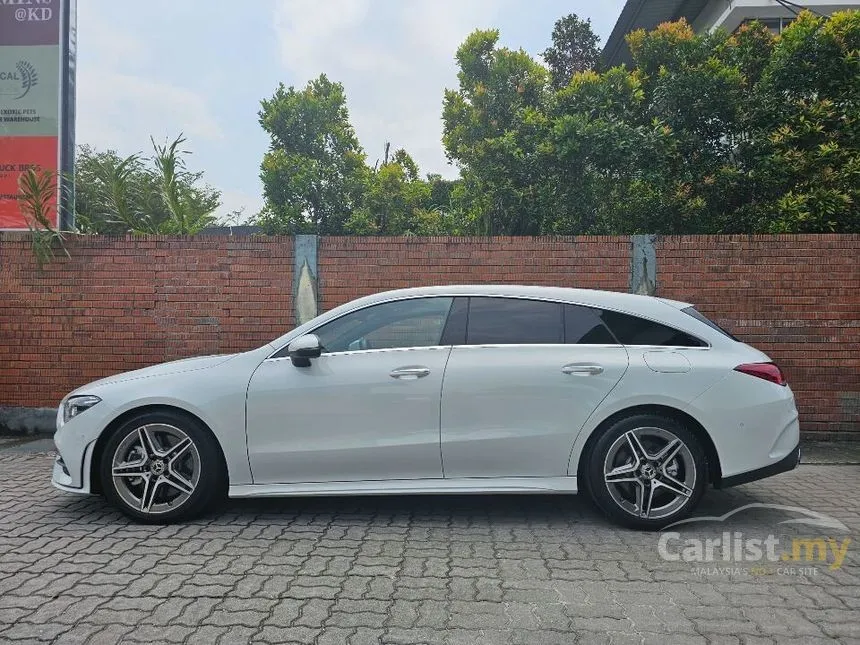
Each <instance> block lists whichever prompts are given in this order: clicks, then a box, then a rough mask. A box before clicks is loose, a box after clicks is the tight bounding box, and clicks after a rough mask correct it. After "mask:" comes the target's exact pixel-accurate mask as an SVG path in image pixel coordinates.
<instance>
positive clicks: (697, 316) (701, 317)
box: [681, 307, 740, 342]
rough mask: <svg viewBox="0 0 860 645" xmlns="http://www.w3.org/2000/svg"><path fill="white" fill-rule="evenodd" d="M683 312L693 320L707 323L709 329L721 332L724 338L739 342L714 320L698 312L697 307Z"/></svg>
mask: <svg viewBox="0 0 860 645" xmlns="http://www.w3.org/2000/svg"><path fill="white" fill-rule="evenodd" d="M681 311H683V312H684V313H685V314H687V315H688V316H692V317H693V318H695V319H696V320H698V321H699V322H703V323H705V324H706V325H707V326H708V327H710V328H711V329H713V330H714V331H718V332H720V333H721V334H722V335H723V336H726V337H727V338H731V339H732V340H738V339H737V338H735V337H734V336H733V335H732V334H730V333H729V332H727V331H726V330H725V329H723V328H722V327H720V326H719V325H718V324H717V323H715V322H714V321H713V320H710V319H709V318H707V317H706V316H705V315H704V314H703V313H701V312H700V311H697V310H696V308H695V307H687V308H686V309H681ZM738 342H740V341H738Z"/></svg>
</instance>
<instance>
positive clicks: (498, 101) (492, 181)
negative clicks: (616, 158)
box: [443, 30, 549, 235]
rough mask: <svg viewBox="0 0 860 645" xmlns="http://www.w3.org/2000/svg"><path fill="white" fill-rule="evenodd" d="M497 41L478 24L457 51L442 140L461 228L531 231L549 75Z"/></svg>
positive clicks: (540, 199) (539, 199)
mask: <svg viewBox="0 0 860 645" xmlns="http://www.w3.org/2000/svg"><path fill="white" fill-rule="evenodd" d="M498 39H499V32H498V31H496V30H489V31H481V30H478V31H475V32H474V33H472V34H471V35H470V36H469V37H468V38H467V39H466V41H465V42H464V43H463V44H462V45H461V46H460V48H459V49H458V50H457V62H458V64H459V67H460V71H459V73H458V75H457V76H458V79H459V89H457V90H446V92H445V100H444V109H443V124H444V135H443V144H444V146H445V151H446V154H447V155H448V158H449V159H450V160H451V161H454V162H456V163H457V164H458V165H459V166H460V169H461V172H462V176H463V186H462V189H461V190H460V191H458V199H459V200H460V201H461V202H462V203H464V204H465V208H464V210H463V212H464V215H465V217H466V222H464V225H465V228H468V229H471V230H473V231H475V232H479V233H482V234H498V233H510V234H515V235H517V234H532V233H536V232H538V231H539V230H540V223H541V219H542V216H543V213H545V212H546V211H545V207H546V206H547V204H546V202H545V201H544V200H545V198H546V197H547V195H546V194H543V193H542V192H541V191H540V190H537V187H538V186H539V185H540V177H539V175H540V157H541V155H542V153H543V150H542V147H541V145H540V141H541V136H540V135H541V133H542V132H543V130H544V128H545V125H546V122H545V119H544V117H543V114H542V108H543V106H544V104H545V102H546V98H547V93H548V85H549V74H548V72H547V70H546V69H545V68H544V67H543V66H541V65H540V64H538V63H537V62H535V61H534V60H533V59H532V58H531V57H530V56H529V55H528V54H527V53H526V52H524V51H522V50H519V51H512V50H510V49H507V48H500V47H497V42H498Z"/></svg>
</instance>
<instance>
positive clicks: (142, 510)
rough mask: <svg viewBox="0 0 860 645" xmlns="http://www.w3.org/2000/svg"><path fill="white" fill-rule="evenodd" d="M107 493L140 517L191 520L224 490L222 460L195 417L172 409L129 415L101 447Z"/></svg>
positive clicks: (124, 509)
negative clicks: (130, 416) (128, 418)
mask: <svg viewBox="0 0 860 645" xmlns="http://www.w3.org/2000/svg"><path fill="white" fill-rule="evenodd" d="M100 466H101V471H100V473H101V481H102V487H103V489H104V492H105V495H106V497H107V498H108V499H110V500H111V501H112V502H114V503H115V504H116V505H117V506H118V507H119V508H120V509H121V510H122V511H123V512H124V513H126V514H127V515H130V516H131V517H134V518H135V519H138V520H144V521H148V522H153V523H166V522H170V521H173V520H177V519H183V520H184V519H189V518H190V517H193V516H195V515H197V514H199V513H201V512H202V511H204V510H205V509H206V508H207V507H208V506H209V505H210V504H211V503H212V502H213V501H214V500H215V499H217V498H218V497H219V496H221V495H222V494H223V485H222V481H223V479H224V473H223V459H222V458H221V456H220V452H219V451H218V450H217V448H215V446H214V439H213V438H212V437H211V435H210V434H209V431H208V430H207V429H206V428H205V427H204V426H203V425H202V424H201V423H200V422H199V421H197V420H196V419H194V418H193V417H190V416H185V415H182V414H179V413H174V412H171V411H164V412H150V413H145V414H142V415H140V416H137V417H135V418H133V419H130V420H129V421H127V422H126V423H124V424H123V425H122V426H120V427H119V428H118V429H117V431H116V432H114V433H113V434H112V435H111V436H110V438H109V440H108V442H107V444H106V446H105V449H104V451H103V454H102V461H101V465H100Z"/></svg>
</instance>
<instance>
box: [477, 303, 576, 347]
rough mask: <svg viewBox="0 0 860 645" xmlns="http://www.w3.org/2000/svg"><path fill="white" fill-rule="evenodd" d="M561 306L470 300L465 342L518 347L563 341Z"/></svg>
mask: <svg viewBox="0 0 860 645" xmlns="http://www.w3.org/2000/svg"><path fill="white" fill-rule="evenodd" d="M563 332H564V329H563V327H562V314H561V305H560V304H558V303H555V302H543V301H540V300H517V299H515V298H470V299H469V324H468V333H467V335H466V343H467V344H469V345H517V344H548V343H562V342H563Z"/></svg>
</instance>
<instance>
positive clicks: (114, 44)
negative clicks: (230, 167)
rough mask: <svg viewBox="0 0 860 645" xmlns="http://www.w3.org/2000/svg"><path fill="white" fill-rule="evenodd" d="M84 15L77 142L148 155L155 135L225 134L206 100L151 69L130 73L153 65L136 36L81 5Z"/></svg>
mask: <svg viewBox="0 0 860 645" xmlns="http://www.w3.org/2000/svg"><path fill="white" fill-rule="evenodd" d="M86 4H87V3H83V5H86ZM79 14H81V15H80V17H79V21H78V31H79V33H78V41H79V51H78V54H79V64H78V70H77V88H76V93H77V107H76V117H77V128H76V129H77V133H76V137H77V140H78V142H80V143H88V144H91V145H94V146H95V147H97V148H102V149H104V148H111V149H114V150H117V151H118V152H120V153H126V154H130V153H131V152H137V151H140V150H144V151H147V152H148V151H149V146H150V144H149V136H150V135H152V136H154V137H155V138H156V141H163V140H164V139H166V138H168V137H169V138H170V139H171V140H172V139H173V138H174V137H176V136H177V135H178V134H179V133H180V132H184V133H185V134H186V135H187V136H188V137H189V138H203V139H211V140H214V139H220V138H221V137H222V136H223V132H222V130H221V128H220V126H219V124H218V122H217V120H216V119H215V117H214V116H213V114H212V112H211V110H210V109H209V107H208V105H207V98H206V97H205V96H203V95H202V94H198V93H196V92H194V91H193V90H190V89H188V88H186V87H182V86H179V85H174V84H171V83H168V82H164V81H162V80H159V79H158V77H157V75H155V74H153V73H152V71H151V69H150V70H149V73H147V74H145V73H143V72H138V73H134V72H132V71H130V70H133V69H135V68H146V67H150V65H149V64H150V63H151V54H150V52H149V50H148V46H147V44H146V43H145V42H144V41H143V40H142V39H141V38H140V37H139V36H138V35H137V34H134V33H131V32H129V31H126V30H123V29H121V28H119V27H118V26H117V25H116V24H110V23H107V22H106V21H105V20H104V19H103V18H102V16H101V15H100V13H99V11H98V10H97V9H95V8H93V11H92V13H89V12H87V10H86V6H81V7H79Z"/></svg>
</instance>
